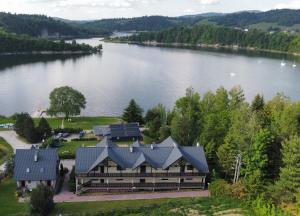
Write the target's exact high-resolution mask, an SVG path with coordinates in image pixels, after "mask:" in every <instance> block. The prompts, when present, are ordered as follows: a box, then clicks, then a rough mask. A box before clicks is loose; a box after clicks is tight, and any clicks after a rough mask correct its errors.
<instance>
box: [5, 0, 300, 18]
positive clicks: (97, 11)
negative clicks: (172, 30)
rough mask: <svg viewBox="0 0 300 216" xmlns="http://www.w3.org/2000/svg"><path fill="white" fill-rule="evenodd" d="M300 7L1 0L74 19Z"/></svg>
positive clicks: (213, 1)
mask: <svg viewBox="0 0 300 216" xmlns="http://www.w3.org/2000/svg"><path fill="white" fill-rule="evenodd" d="M276 8H280V9H281V8H292V9H300V0H0V11H4V12H11V13H26V14H44V15H48V16H52V17H60V18H65V19H72V20H93V19H102V18H115V17H138V16H145V15H164V16H180V15H189V14H199V13H206V12H223V13H230V12H236V11H243V10H263V11H266V10H270V9H276Z"/></svg>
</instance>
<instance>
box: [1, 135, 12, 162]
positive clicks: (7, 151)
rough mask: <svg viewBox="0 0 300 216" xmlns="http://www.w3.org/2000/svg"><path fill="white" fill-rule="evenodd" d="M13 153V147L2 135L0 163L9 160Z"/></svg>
mask: <svg viewBox="0 0 300 216" xmlns="http://www.w3.org/2000/svg"><path fill="white" fill-rule="evenodd" d="M13 153H14V150H13V148H12V147H11V146H10V145H9V144H8V143H7V142H6V141H5V140H4V139H3V138H2V137H0V165H1V164H3V163H4V162H5V161H7V160H8V159H9V158H10V156H11V155H12V154H13Z"/></svg>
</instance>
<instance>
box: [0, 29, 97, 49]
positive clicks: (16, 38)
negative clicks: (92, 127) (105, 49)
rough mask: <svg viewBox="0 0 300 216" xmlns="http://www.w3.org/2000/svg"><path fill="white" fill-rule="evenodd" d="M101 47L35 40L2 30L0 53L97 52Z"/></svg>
mask: <svg viewBox="0 0 300 216" xmlns="http://www.w3.org/2000/svg"><path fill="white" fill-rule="evenodd" d="M100 48H101V46H99V47H98V48H97V47H91V46H89V45H86V44H77V43H76V42H75V41H73V43H66V42H64V41H60V42H55V41H50V40H46V39H38V38H33V37H30V36H27V35H17V34H14V33H7V32H5V31H3V30H1V29H0V53H21V52H43V51H50V52H82V53H92V52H97V51H98V49H100Z"/></svg>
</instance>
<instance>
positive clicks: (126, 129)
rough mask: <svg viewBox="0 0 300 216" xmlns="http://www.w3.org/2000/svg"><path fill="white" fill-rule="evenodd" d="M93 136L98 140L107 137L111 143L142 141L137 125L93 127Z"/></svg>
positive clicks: (124, 124)
mask: <svg viewBox="0 0 300 216" xmlns="http://www.w3.org/2000/svg"><path fill="white" fill-rule="evenodd" d="M94 134H95V135H96V136H97V137H99V138H103V137H107V138H108V139H110V140H113V141H136V140H141V139H142V134H141V131H140V128H139V124H138V123H123V124H112V125H109V126H95V127H94Z"/></svg>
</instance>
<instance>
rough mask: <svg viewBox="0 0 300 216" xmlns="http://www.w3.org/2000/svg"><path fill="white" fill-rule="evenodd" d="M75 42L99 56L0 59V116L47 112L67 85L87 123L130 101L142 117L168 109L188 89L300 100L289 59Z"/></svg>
mask: <svg viewBox="0 0 300 216" xmlns="http://www.w3.org/2000/svg"><path fill="white" fill-rule="evenodd" d="M77 41H78V42H80V43H83V42H84V43H89V44H91V45H98V44H99V43H102V44H103V52H102V53H101V54H93V55H74V56H65V55H49V56H43V55H19V56H0V107H1V110H0V114H3V115H11V114H13V113H15V112H29V113H30V114H32V113H33V112H34V111H36V110H37V109H46V108H47V107H48V106H49V93H50V92H51V91H52V90H53V89H54V88H55V87H60V86H64V85H68V86H72V87H73V88H75V89H78V90H79V91H81V92H82V93H83V94H84V95H85V96H86V98H87V108H86V110H84V112H83V115H89V116H95V115H120V114H121V113H122V110H123V109H124V108H125V107H126V106H127V104H128V101H129V100H130V99H131V98H134V99H135V100H136V101H137V102H138V103H139V104H140V105H141V106H142V107H143V108H144V109H145V110H146V109H148V108H150V107H152V106H154V105H156V104H158V103H163V104H164V105H165V106H166V107H167V108H172V107H173V105H174V102H175V101H176V99H178V98H179V97H181V96H183V95H184V94H185V90H186V88H188V87H190V86H192V87H193V88H194V89H195V90H196V91H199V92H200V93H201V94H203V93H205V92H206V91H209V90H212V91H214V90H216V89H217V88H218V87H220V86H224V87H225V88H227V89H230V88H232V87H233V86H235V85H241V86H242V88H243V89H244V91H245V95H246V98H247V100H249V101H250V100H252V98H253V97H254V96H255V95H256V94H258V93H262V94H263V95H264V96H265V98H266V99H271V98H272V97H273V96H274V95H275V94H276V93H277V92H283V93H284V94H285V95H287V96H289V97H290V98H292V99H293V100H298V99H300V88H299V83H300V62H298V63H297V64H298V67H296V68H293V67H292V65H293V62H294V57H284V56H280V55H275V57H274V55H272V56H271V57H270V56H268V55H266V54H257V53H247V52H239V53H237V52H224V51H222V50H221V51H218V52H217V51H210V50H191V49H181V48H167V47H164V48H163V47H147V46H137V45H128V44H113V43H104V42H100V41H99V38H94V39H80V40H77ZM283 58H285V59H286V66H285V67H282V66H281V65H280V64H281V61H282V59H283ZM288 59H289V60H288Z"/></svg>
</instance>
